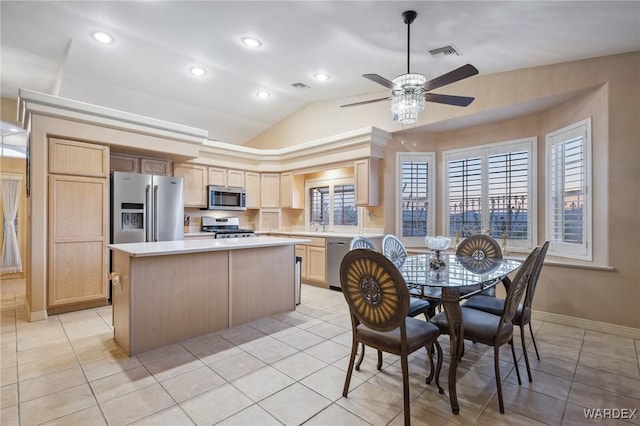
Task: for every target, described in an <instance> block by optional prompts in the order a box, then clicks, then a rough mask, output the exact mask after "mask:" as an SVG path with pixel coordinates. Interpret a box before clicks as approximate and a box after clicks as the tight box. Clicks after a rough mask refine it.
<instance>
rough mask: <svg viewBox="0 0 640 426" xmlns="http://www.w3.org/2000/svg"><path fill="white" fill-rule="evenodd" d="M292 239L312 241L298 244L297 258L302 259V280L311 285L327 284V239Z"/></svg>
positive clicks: (293, 236)
mask: <svg viewBox="0 0 640 426" xmlns="http://www.w3.org/2000/svg"><path fill="white" fill-rule="evenodd" d="M291 237H292V238H305V239H310V240H311V242H310V243H307V244H296V256H300V257H302V269H301V271H300V278H301V279H302V281H304V282H308V283H310V284H319V285H323V286H326V284H327V248H326V239H325V238H319V237H311V238H310V237H308V236H295V235H292V236H291Z"/></svg>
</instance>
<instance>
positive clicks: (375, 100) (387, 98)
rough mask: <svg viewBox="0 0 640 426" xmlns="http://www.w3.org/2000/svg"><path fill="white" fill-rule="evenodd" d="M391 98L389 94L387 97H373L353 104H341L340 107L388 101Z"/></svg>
mask: <svg viewBox="0 0 640 426" xmlns="http://www.w3.org/2000/svg"><path fill="white" fill-rule="evenodd" d="M390 99H391V96H387V97H386V98H378V99H371V100H368V101H362V102H354V103H352V104H346V105H340V108H346V107H352V106H358V105H366V104H372V103H374V102H380V101H388V100H390Z"/></svg>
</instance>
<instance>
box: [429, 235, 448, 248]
mask: <svg viewBox="0 0 640 426" xmlns="http://www.w3.org/2000/svg"><path fill="white" fill-rule="evenodd" d="M424 242H425V244H426V245H427V247H429V248H430V249H431V250H437V251H443V250H446V249H448V248H449V245H450V244H451V238H449V237H443V236H441V235H439V236H437V237H430V236H426V237H425V238H424Z"/></svg>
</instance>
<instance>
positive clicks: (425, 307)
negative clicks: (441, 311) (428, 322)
mask: <svg viewBox="0 0 640 426" xmlns="http://www.w3.org/2000/svg"><path fill="white" fill-rule="evenodd" d="M430 307H431V304H430V303H429V302H428V301H426V300H423V299H418V298H417V297H410V298H409V312H408V313H407V316H410V317H415V316H418V315H420V314H425V315H427V312H428V311H429V308H430Z"/></svg>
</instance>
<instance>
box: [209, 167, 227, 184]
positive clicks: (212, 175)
mask: <svg viewBox="0 0 640 426" xmlns="http://www.w3.org/2000/svg"><path fill="white" fill-rule="evenodd" d="M208 182H209V185H215V186H227V169H221V168H219V167H209V180H208Z"/></svg>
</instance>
